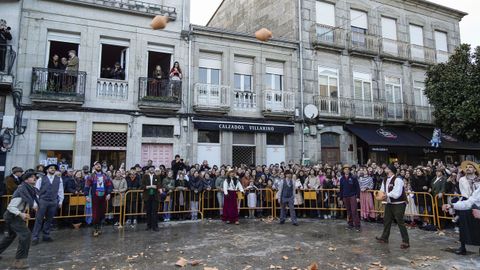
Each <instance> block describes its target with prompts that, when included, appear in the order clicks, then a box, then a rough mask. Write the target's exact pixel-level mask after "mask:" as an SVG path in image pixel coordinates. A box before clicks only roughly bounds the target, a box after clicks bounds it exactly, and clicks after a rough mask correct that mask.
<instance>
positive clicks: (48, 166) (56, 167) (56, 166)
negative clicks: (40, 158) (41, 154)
mask: <svg viewBox="0 0 480 270" xmlns="http://www.w3.org/2000/svg"><path fill="white" fill-rule="evenodd" d="M50 167H55V170H56V171H58V165H57V164H48V165H47V166H45V172H46V171H47V170H48V168H50Z"/></svg>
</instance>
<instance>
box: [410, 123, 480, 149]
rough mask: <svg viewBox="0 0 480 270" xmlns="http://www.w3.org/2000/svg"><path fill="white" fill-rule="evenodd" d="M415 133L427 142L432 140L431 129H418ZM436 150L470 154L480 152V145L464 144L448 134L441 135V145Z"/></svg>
mask: <svg viewBox="0 0 480 270" xmlns="http://www.w3.org/2000/svg"><path fill="white" fill-rule="evenodd" d="M416 132H417V133H418V134H420V135H421V136H422V137H424V138H425V139H426V140H427V141H428V142H430V140H431V139H432V135H433V129H431V128H430V129H429V128H422V129H418V130H416ZM438 149H443V150H445V151H446V152H448V151H452V150H453V151H458V152H461V153H471V152H476V151H480V143H470V142H465V141H462V140H460V139H457V138H455V137H453V136H450V135H448V134H442V138H441V143H440V146H439V147H438Z"/></svg>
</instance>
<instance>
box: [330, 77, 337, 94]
mask: <svg viewBox="0 0 480 270" xmlns="http://www.w3.org/2000/svg"><path fill="white" fill-rule="evenodd" d="M330 96H331V97H333V98H336V97H338V91H337V78H330Z"/></svg>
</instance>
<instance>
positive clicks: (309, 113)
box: [303, 104, 318, 119]
mask: <svg viewBox="0 0 480 270" xmlns="http://www.w3.org/2000/svg"><path fill="white" fill-rule="evenodd" d="M303 114H304V115H305V117H306V118H308V119H314V118H316V117H317V116H318V108H317V106H315V105H313V104H308V105H307V106H305V108H304V109H303Z"/></svg>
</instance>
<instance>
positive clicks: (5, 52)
mask: <svg viewBox="0 0 480 270" xmlns="http://www.w3.org/2000/svg"><path fill="white" fill-rule="evenodd" d="M16 58H17V53H16V52H15V51H14V50H13V49H12V45H4V44H0V74H6V75H12V68H13V64H14V63H15V59H16Z"/></svg>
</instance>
